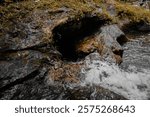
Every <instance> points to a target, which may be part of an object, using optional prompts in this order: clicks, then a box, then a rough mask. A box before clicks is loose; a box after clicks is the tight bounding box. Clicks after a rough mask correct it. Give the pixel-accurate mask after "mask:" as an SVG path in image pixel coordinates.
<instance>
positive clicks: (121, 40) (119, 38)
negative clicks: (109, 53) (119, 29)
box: [117, 35, 128, 45]
mask: <svg viewBox="0 0 150 117" xmlns="http://www.w3.org/2000/svg"><path fill="white" fill-rule="evenodd" d="M127 41H128V39H127V38H126V36H125V35H121V36H119V37H118V38H117V42H118V43H119V44H120V45H123V44H125V43H126V42H127Z"/></svg>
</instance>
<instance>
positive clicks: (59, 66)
mask: <svg viewBox="0 0 150 117" xmlns="http://www.w3.org/2000/svg"><path fill="white" fill-rule="evenodd" d="M31 3H32V2H31ZM38 3H39V2H38ZM38 3H37V4H38ZM18 4H19V3H18ZM93 5H94V6H95V4H93ZM93 5H92V7H94V6H93ZM18 9H19V8H18ZM108 10H109V11H110V12H114V10H112V11H111V8H109V9H108ZM99 11H101V12H103V10H102V9H101V8H100V7H99V6H97V8H96V11H95V12H96V13H97V12H99ZM21 12H24V11H21ZM95 12H91V13H84V12H82V13H80V14H78V11H75V10H74V9H69V8H68V9H67V8H66V7H64V8H61V9H56V10H53V9H46V10H45V9H44V10H42V9H36V10H33V11H31V12H30V13H28V15H26V16H25V17H23V18H22V19H21V20H20V19H19V18H20V17H21V16H20V15H19V18H18V17H17V16H15V19H13V18H14V17H13V18H12V17H10V19H11V21H10V19H9V18H8V19H9V20H8V21H6V22H3V25H4V24H5V23H6V24H7V23H8V25H7V27H3V28H2V27H0V99H124V98H123V97H122V96H119V95H117V94H115V93H113V92H111V91H109V90H107V89H103V88H101V87H95V86H94V87H95V88H94V89H93V88H92V87H86V86H85V87H82V86H79V85H80V82H81V81H82V73H81V72H82V68H84V66H85V65H86V64H85V63H84V59H86V56H87V55H89V56H90V54H91V53H94V52H95V51H96V52H97V54H98V55H100V57H101V58H102V59H104V60H108V59H109V61H110V62H115V63H120V62H121V61H122V59H121V58H122V53H123V49H122V45H123V44H124V43H125V42H126V41H127V40H126V38H125V34H124V33H123V32H122V31H121V30H120V29H119V28H118V27H117V25H108V23H107V20H108V19H105V17H103V15H102V16H101V17H99V16H97V15H96V13H95ZM25 13H26V12H25ZM2 15H3V14H2ZM16 17H17V18H16ZM9 24H10V25H9ZM104 24H105V25H104ZM4 26H5V25H4ZM1 32H2V33H1ZM57 42H58V43H57ZM80 56H82V59H81V58H80ZM67 57H68V58H69V59H67ZM73 57H74V58H75V59H74V58H73ZM90 57H91V58H90V59H95V57H94V56H90ZM51 82H52V83H51ZM74 85H75V86H78V87H74ZM68 86H69V87H71V88H68ZM95 90H96V92H95V94H94V93H93V92H94V91H95Z"/></svg>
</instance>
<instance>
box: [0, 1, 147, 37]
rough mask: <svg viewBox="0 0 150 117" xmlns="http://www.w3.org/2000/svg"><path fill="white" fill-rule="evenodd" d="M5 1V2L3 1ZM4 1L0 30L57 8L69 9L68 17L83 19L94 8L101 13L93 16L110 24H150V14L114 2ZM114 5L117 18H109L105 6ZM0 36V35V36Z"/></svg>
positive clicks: (0, 13)
mask: <svg viewBox="0 0 150 117" xmlns="http://www.w3.org/2000/svg"><path fill="white" fill-rule="evenodd" d="M5 1H6V0H5ZM12 1H13V0H8V1H6V2H7V3H8V4H3V5H0V16H1V18H0V29H6V30H7V29H9V28H10V27H13V24H14V21H15V22H24V21H23V20H24V19H25V18H26V17H28V16H29V14H32V11H36V10H44V11H45V10H57V9H58V8H69V9H72V10H71V11H70V17H71V16H75V17H77V18H80V17H83V16H84V15H85V14H93V13H94V12H95V11H96V8H102V9H103V12H102V13H99V12H96V13H95V15H97V16H99V17H100V18H103V19H106V20H108V21H109V22H111V23H116V22H117V20H120V19H123V18H128V19H129V20H131V21H133V22H140V21H145V22H150V12H149V11H146V10H144V9H143V8H137V7H134V6H131V5H129V4H126V3H122V2H117V1H116V2H114V0H93V2H92V3H89V2H88V1H87V0H41V1H38V2H35V0H18V1H20V2H12ZM109 4H114V5H115V7H116V11H117V17H113V16H111V14H110V13H108V11H107V10H106V9H107V8H106V6H108V5H109ZM0 35H1V34H0Z"/></svg>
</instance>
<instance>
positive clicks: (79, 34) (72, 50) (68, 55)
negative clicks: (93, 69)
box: [53, 16, 105, 61]
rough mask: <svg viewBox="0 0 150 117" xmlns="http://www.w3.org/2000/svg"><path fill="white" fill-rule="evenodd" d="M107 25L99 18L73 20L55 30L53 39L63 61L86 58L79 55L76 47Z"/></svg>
mask: <svg viewBox="0 0 150 117" xmlns="http://www.w3.org/2000/svg"><path fill="white" fill-rule="evenodd" d="M104 23H105V21H104V20H101V19H100V18H99V17H96V16H94V17H84V18H82V19H79V20H71V21H68V22H66V23H64V24H61V25H59V26H57V27H55V28H54V30H53V39H54V43H55V46H56V47H57V49H58V51H59V52H60V53H61V54H62V56H63V60H68V61H76V60H78V59H81V58H83V57H85V56H86V54H85V55H84V53H83V54H82V55H81V54H79V53H77V51H76V47H77V44H78V43H79V42H81V41H82V40H84V38H85V37H88V36H90V35H93V34H95V33H96V32H98V31H99V29H100V26H101V25H103V24H104Z"/></svg>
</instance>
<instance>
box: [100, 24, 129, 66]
mask: <svg viewBox="0 0 150 117" xmlns="http://www.w3.org/2000/svg"><path fill="white" fill-rule="evenodd" d="M100 30H101V33H100V34H99V36H100V37H99V39H100V41H101V43H103V45H104V47H103V50H102V52H101V55H102V57H103V58H104V59H105V60H107V61H111V62H115V63H120V62H121V61H122V60H121V58H122V54H123V49H122V47H121V45H123V44H124V43H125V42H127V38H126V36H125V34H124V33H123V32H122V31H121V30H120V29H119V27H118V26H117V25H109V26H103V27H101V29H100ZM114 58H115V59H114Z"/></svg>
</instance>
